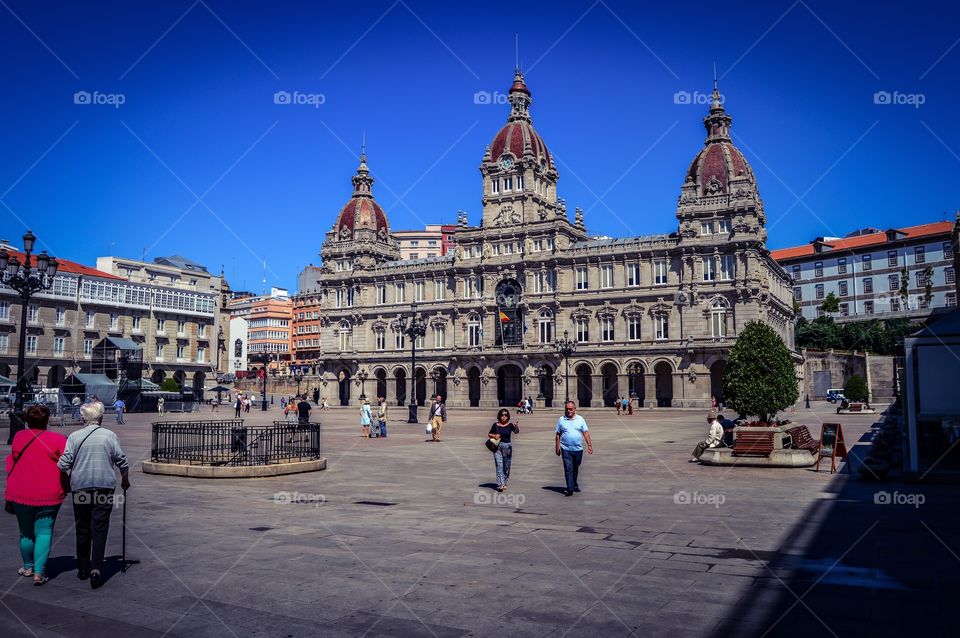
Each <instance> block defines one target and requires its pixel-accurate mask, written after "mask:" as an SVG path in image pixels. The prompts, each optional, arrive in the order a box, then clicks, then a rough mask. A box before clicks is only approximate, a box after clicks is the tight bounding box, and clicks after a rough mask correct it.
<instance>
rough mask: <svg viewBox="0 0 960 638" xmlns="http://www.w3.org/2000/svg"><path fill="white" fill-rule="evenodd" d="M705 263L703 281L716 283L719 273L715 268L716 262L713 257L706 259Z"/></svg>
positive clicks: (704, 259) (703, 260)
mask: <svg viewBox="0 0 960 638" xmlns="http://www.w3.org/2000/svg"><path fill="white" fill-rule="evenodd" d="M701 261H702V262H703V280H704V281H716V279H717V271H716V267H715V261H714V258H713V257H704V258H703V259H702V260H701Z"/></svg>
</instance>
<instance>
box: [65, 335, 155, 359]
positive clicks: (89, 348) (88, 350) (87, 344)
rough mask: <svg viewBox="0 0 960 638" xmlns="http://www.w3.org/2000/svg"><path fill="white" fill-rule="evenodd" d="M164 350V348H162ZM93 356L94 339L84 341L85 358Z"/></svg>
mask: <svg viewBox="0 0 960 638" xmlns="http://www.w3.org/2000/svg"><path fill="white" fill-rule="evenodd" d="M161 349H162V346H161ZM92 354H93V339H84V340H83V356H84V357H86V358H88V359H89V358H90V356H91V355H92Z"/></svg>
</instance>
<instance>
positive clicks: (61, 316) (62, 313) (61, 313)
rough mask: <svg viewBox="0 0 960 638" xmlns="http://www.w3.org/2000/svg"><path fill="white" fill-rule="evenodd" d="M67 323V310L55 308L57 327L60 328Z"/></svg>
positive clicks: (60, 307)
mask: <svg viewBox="0 0 960 638" xmlns="http://www.w3.org/2000/svg"><path fill="white" fill-rule="evenodd" d="M66 323H67V310H66V308H64V307H63V306H57V325H58V326H62V325H65V324H66Z"/></svg>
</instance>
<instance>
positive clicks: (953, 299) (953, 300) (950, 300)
mask: <svg viewBox="0 0 960 638" xmlns="http://www.w3.org/2000/svg"><path fill="white" fill-rule="evenodd" d="M945 303H946V305H947V306H948V307H950V308H952V307H954V306H956V305H957V293H955V292H948V293H947V298H946V302H945ZM0 345H2V344H0Z"/></svg>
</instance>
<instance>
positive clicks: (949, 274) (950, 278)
mask: <svg viewBox="0 0 960 638" xmlns="http://www.w3.org/2000/svg"><path fill="white" fill-rule="evenodd" d="M943 278H944V280H945V281H946V282H947V283H948V284H952V283H954V282H955V281H956V275H955V274H954V272H953V268H944V269H943Z"/></svg>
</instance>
